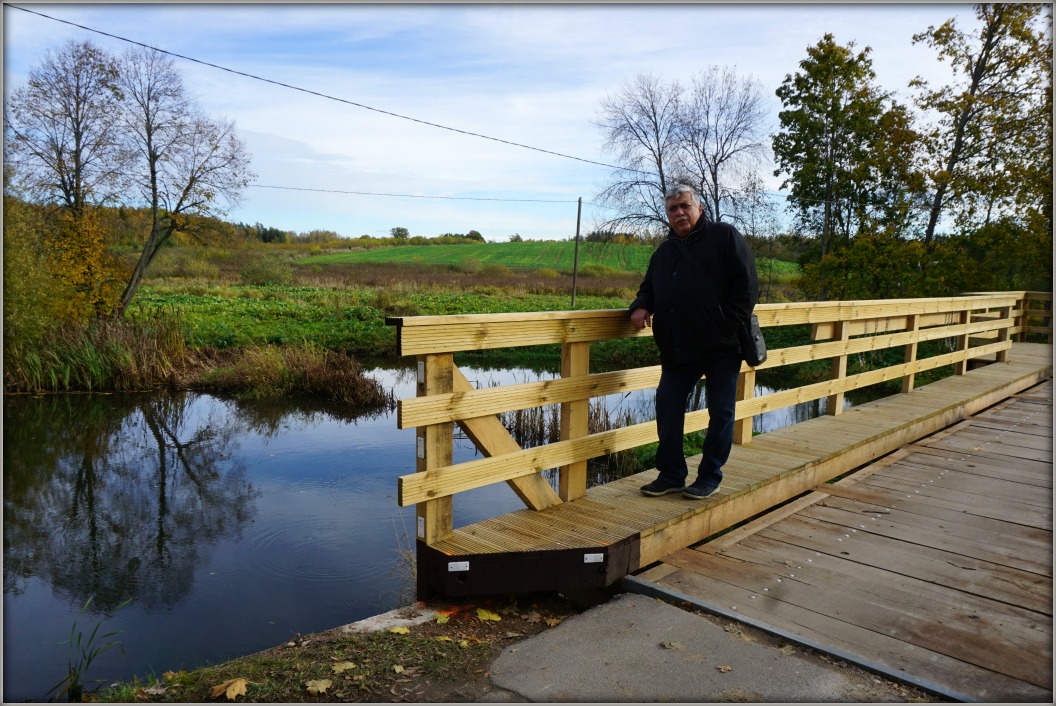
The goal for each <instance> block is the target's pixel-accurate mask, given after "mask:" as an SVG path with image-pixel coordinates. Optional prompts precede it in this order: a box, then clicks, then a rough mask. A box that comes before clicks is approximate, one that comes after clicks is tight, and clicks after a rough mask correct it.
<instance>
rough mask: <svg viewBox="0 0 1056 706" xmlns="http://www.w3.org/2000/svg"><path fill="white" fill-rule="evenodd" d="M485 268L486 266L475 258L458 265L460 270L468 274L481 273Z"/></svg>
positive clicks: (464, 259)
mask: <svg viewBox="0 0 1056 706" xmlns="http://www.w3.org/2000/svg"><path fill="white" fill-rule="evenodd" d="M483 267H484V265H483V264H481V262H480V260H478V259H477V258H475V257H467V258H463V260H462V262H461V263H459V265H458V269H459V270H461V271H462V272H465V273H467V274H475V273H477V272H480V271H481V269H482V268H483Z"/></svg>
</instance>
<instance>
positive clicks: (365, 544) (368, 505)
mask: <svg viewBox="0 0 1056 706" xmlns="http://www.w3.org/2000/svg"><path fill="white" fill-rule="evenodd" d="M463 371H464V372H465V373H466V375H467V377H468V378H469V379H470V380H471V381H474V382H476V384H478V385H480V386H490V385H493V384H511V383H514V382H525V381H530V380H536V379H546V378H549V377H552V374H550V373H545V372H544V373H538V372H533V371H530V370H522V369H514V370H497V371H487V370H475V369H471V368H463ZM367 374H369V375H371V376H372V377H375V378H376V379H378V380H379V381H380V382H381V383H382V384H383V385H385V386H386V388H392V389H393V390H394V392H395V395H396V397H397V398H406V397H411V396H413V395H414V394H415V391H414V390H415V381H414V377H413V371H411V370H409V369H382V368H378V369H374V370H370V371H368V373H367ZM766 392H768V390H766V389H765V388H760V389H758V390H757V394H765V393H766ZM652 395H653V391H652V390H648V391H642V392H640V393H634V394H632V395H630V396H627V395H624V396H614V397H613V398H611V399H608V400H606V401H605V403H606V404H607V405H608V409H609V411H610V412H614V411H616V410H618V409H620V408H627V407H629V406H636V407H638V408H640V409H642V410H649V409H651V405H652ZM700 402H701V400H698V401H697V403H698V404H699V403H700ZM823 411H824V401H819V402H814V403H806V404H803V405H797V406H796V407H794V408H789V409H785V410H778V411H776V412H772V413H768V414H767V415H764V416H763V417H760V418H757V419H756V422H755V428H756V430H757V431H766V430H769V429H773V428H777V427H780V426H785V425H787V424H790V423H795V422H796V421H802V420H804V419H809V418H811V417H813V416H816V415H817V414H819V413H822V412H823ZM414 448H415V441H414V430H413V429H407V430H399V429H397V428H396V417H395V412H394V411H392V412H389V411H386V412H383V413H374V414H366V415H360V416H353V415H350V414H349V413H348V412H347V411H346V410H344V409H341V408H337V407H334V406H332V405H327V404H322V403H305V402H299V403H298V402H282V403H275V402H272V403H263V402H247V401H239V400H235V399H223V398H219V397H215V396H212V395H205V394H197V393H172V394H80V395H47V396H40V397H33V396H6V397H5V400H4V607H3V609H4V613H3V625H4V628H3V629H4V665H3V666H4V692H3V695H4V701H5V702H10V701H43V700H47V698H48V691H49V689H50V688H51V687H53V686H54V685H55V684H56V683H57V682H59V681H60V680H61V679H62V678H63V677H64V676H65V674H66V671H67V663H68V660H69V659H70V655H71V653H70V651H69V646H68V645H67V644H63V642H64V641H66V640H69V638H70V636H71V630H72V629H73V627H74V625H75V623H76V628H77V630H78V631H80V632H81V633H83V635H84V637H85V638H87V636H88V635H89V634H90V633H91V631H92V629H93V628H95V626H96V625H97V624H101V627H100V629H99V634H100V635H103V634H105V633H111V632H116V633H117V634H116V635H114V636H113V637H111V638H108V639H107V640H102V641H100V643H99V644H102V643H105V642H108V641H110V640H117V641H119V642H120V645H121V648H122V649H117V648H115V649H112V650H109V651H107V652H105V653H103V654H102V655H100V656H99V657H98V658H97V659H96V660H95V661H94V663H93V664H92V668H91V670H90V671H89V672H88V673H87V675H86V682H85V683H86V685H87V686H88V687H89V688H94V686H96V685H97V684H99V683H110V682H112V681H115V680H125V679H129V678H131V677H132V676H133V675H139V676H141V677H143V676H146V675H148V674H156V675H158V676H159V677H160V675H161V674H162V673H163V672H165V671H168V670H179V669H190V668H194V667H196V666H200V665H203V664H207V663H215V662H218V661H223V660H226V659H230V658H233V657H236V656H240V655H245V654H249V653H252V652H255V651H259V650H262V649H266V648H269V647H273V646H275V645H278V644H281V643H283V642H286V641H288V640H290V639H291V638H292V637H294V636H296V635H298V634H306V633H311V632H318V631H321V630H325V629H329V628H333V627H336V626H339V625H344V624H347V623H350V622H353V621H356V620H359V619H362V618H365V617H369V616H371V615H376V614H378V613H381V612H384V611H387V610H390V609H392V608H394V607H397V606H399V605H401V604H404V603H406V602H407V601H408V600H409V599H411V598H412V597H413V591H414V586H413V583H412V581H411V580H410V578H409V572H408V569H409V567H408V566H407V564H406V560H405V559H403V558H402V557H404V556H405V555H406V552H405V551H401V550H408V549H412V548H413V545H414V541H413V535H412V534H411V533H410V528H412V527H413V524H414V523H413V519H414V508H402V509H401V508H399V507H398V506H397V504H396V499H395V498H396V492H397V480H396V479H397V477H398V476H401V475H406V474H408V473H412V472H414V466H415V454H414ZM477 455H478V454H477V452H476V451H475V449H474V448H473V446H472V444H471V443H470V442H469V441H468V440H466V439H464V438H460V437H459V436H458V435H456V438H455V452H454V458H455V461H456V462H458V461H463V460H469V459H471V458H474V457H475V456H477ZM520 507H522V505H521V503H520V501H519V500H518V499H517V497H516V495H515V494H514V493H513V492H512V491H511V490H510V489H509V488H508V487H507V486H506V484H505V483H499V484H495V485H492V486H489V487H487V488H482V489H479V490H475V491H471V492H468V493H462V494H459V495H457V496H456V497H455V498H454V519H455V525H456V527H458V526H462V525H466V524H470V523H473V522H476V521H479V520H482V519H485V518H488V517H493V516H495V515H499V514H502V513H505V512H510V511H512V510H516V509H518V508H520ZM89 599H91V603H90V605H89V606H88V609H87V610H85V611H84V612H83V614H82V612H81V611H82V608H83V606H84V605H85V603H86V602H87V601H89ZM125 602H127V604H126V605H122V604H123V603H125Z"/></svg>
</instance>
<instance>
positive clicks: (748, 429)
mask: <svg viewBox="0 0 1056 706" xmlns="http://www.w3.org/2000/svg"><path fill="white" fill-rule="evenodd" d="M753 397H755V368H748V369H747V370H745V371H744V372H743V373H741V376H740V377H739V378H737V401H738V402H743V401H745V400H750V399H752V398H753ZM753 419H755V418H754V417H745V418H743V419H738V420H737V421H735V422H734V423H733V443H735V444H740V445H742V446H743V445H745V444H750V443H752V420H753Z"/></svg>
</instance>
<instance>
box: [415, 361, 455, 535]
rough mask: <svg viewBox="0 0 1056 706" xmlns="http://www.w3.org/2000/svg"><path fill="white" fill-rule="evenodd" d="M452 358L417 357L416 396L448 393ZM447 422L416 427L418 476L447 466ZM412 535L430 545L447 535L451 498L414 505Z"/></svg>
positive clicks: (449, 451) (449, 432)
mask: <svg viewBox="0 0 1056 706" xmlns="http://www.w3.org/2000/svg"><path fill="white" fill-rule="evenodd" d="M454 367H455V364H454V357H453V356H452V355H451V354H450V353H439V354H434V355H420V356H418V396H419V397H421V396H425V395H431V394H433V395H435V394H440V393H445V392H451V389H452V380H453V370H454ZM453 428H454V425H453V424H452V423H451V422H444V423H442V424H429V425H426V426H421V427H418V428H417V430H416V435H417V439H416V443H417V449H416V451H417V455H418V463H417V467H416V470H417V471H418V472H419V473H428V472H429V471H431V470H433V469H434V468H443V467H445V466H450V465H451V458H452V430H453ZM416 510H417V525H416V535H417V537H418V539H419V540H420V541H423V542H425V543H426V544H430V545H431V544H434V543H435V542H439V541H441V540H443V539H447V538H448V537H450V536H451V531H452V526H453V520H452V513H451V497H450V496H446V497H442V498H437V499H435V500H426V501H425V502H421V503H418V505H417V506H416Z"/></svg>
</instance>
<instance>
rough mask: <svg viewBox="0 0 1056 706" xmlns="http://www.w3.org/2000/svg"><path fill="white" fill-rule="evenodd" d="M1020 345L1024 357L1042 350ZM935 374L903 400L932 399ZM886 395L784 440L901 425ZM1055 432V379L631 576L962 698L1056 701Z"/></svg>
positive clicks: (820, 440) (650, 588) (816, 440)
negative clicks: (1055, 688)
mask: <svg viewBox="0 0 1056 706" xmlns="http://www.w3.org/2000/svg"><path fill="white" fill-rule="evenodd" d="M1022 345H1023V344H1017V348H1018V350H1017V355H1016V356H1015V357H1016V359H1018V360H1024V359H1027V358H1031V357H1034V359H1035V360H1039V358H1037V357H1036V356H1037V355H1043V354H1044V353H1043V351H1040V350H1036V351H1028V350H1027V349H1025V348H1022ZM1049 355H1050V356H1051V352H1049ZM1040 360H1044V359H1043V358H1041V359H1040ZM1049 360H1050V362H1051V357H1050V358H1049ZM1005 367H1006V366H1001V365H994V366H987V368H984V369H982V370H978V371H975V373H973V374H978V373H983V374H984V376H985V374H986V372H987V371H988V370H989V371H990V372H991V373H994V374H996V373H1000V372H1003V369H1004V368H1005ZM970 377H971V376H968V378H970ZM962 380H963V381H966V380H967V378H962V379H959V380H954V379H950V380H949V383H950V384H949V385H947V387H953V386H954V385H955V384H956V383H959V382H961V381H962ZM928 387H929V388H930V387H932V386H928ZM927 389H928V388H924V389H921V390H918V391H915V392H913V393H912V395H910V396H909V398H908V399H901V400H900V401H899V402H898V406H899V408H900V409H908V408H909V407H912V406H914V404H915V403H918V402H919V403H920V404H921V405H925V404H926V403H931V402H933V401H934V400H933V399H932V398H933V396H938V395H939V393H938V391H937V389H936V391H935V392H934V393H930V392H927ZM942 394H943V395H944V394H946V392H943V393H942ZM914 398H916V399H914ZM886 406H887V405H885V404H880V405H877V406H876V408H875V409H869V410H866V409H863V410H861V412H860V413H859V414H858V415H857V416H858V417H860V419H859V421H857V422H855V423H850V417H851V416H852V415H849V414H848V415H844V417H846V419H841V418H829V419H824V420H817V421H820V422H822V424H819V425H815V426H818V427H819V429H824V432H823V433H811V432H810V431H809V430H808V427H809V424H810V423H806V424H800V425H797V426H796V427H793V428H791V429H790V430H789V431H788V433H786V434H785V435H784V436H786V437H788V438H787V439H783V443H784V444H785V445H787V444H789V443H792V444H793V445H797V444H796V443H795V440H794V438H793V437H794V436H796V435H797V434H798V435H800V438H801V439H802V441H803V443H802V445H801V448H802V449H803V450H804V451H806V450H807V449H808V448H815V447H816V445H819V444H824V443H831V444H834V445H839V444H840V443H843V442H845V441H846V439H845V436H846V435H848V434H853V433H854V432H853V429H855V428H857V426H858V425H860V424H861V423H868V422H867V421H866V420H876V424H877V425H878V427H879V426H890V425H891V424H892V422H891V421H888V420H889V417H890V415H892V414H894V411H893V410H887V409H884V408H885V407H886ZM841 425H842V426H841ZM1052 444H1053V434H1052V381H1051V379H1050V380H1049V381H1047V382H1043V383H1041V384H1038V385H1036V386H1033V387H1031V388H1030V389H1028V390H1026V391H1024V392H1022V393H1019V394H1016V395H1014V396H1012V397H1011V398H1009V399H1007V400H1005V401H1003V402H999V403H998V404H996V406H993V407H991V408H989V409H987V410H985V411H982V412H980V413H978V414H976V415H974V416H970V417H968V418H967V419H966V420H964V421H961V422H959V423H956V424H954V425H953V426H951V427H949V428H947V429H945V430H943V431H940V432H938V433H935V434H933V435H931V436H929V437H927V438H924V439H921V440H920V441H917V442H916V443H914V444H912V445H909V446H906V447H903V448H901V449H899V450H898V451H896V452H894V453H891V454H890V455H887V456H886V457H884V458H882V459H880V460H878V461H876V462H874V463H872V464H870V465H869V466H867V467H866V468H865V469H863V470H860V471H858V472H856V473H854V474H851V475H849V476H846V477H844V478H843V479H841V480H839V481H837V482H835V483H830V484H824V485H819V486H818V487H817V488H816V490H814V491H813V492H811V493H809V494H807V495H804V496H802V497H800V498H799V499H797V500H794V501H792V502H791V503H789V504H787V505H785V506H784V507H782V508H780V509H777V510H774V511H772V512H770V513H768V514H766V515H764V516H762V517H760V518H758V519H756V520H754V521H752V522H750V523H748V524H746V525H744V526H742V527H740V528H738V529H736V530H733V531H732V532H730V533H728V534H726V535H724V536H722V537H720V538H718V539H716V540H713V541H710V542H706V543H704V544H701V545H698V546H695V547H691V548H687V549H682V550H680V551H677V552H675V553H673V554H671V555H669V556H667V557H665V558H664V559H663V561H662V562H661V563H660V564H659V565H656V566H654V567H652V568H650V569H647V570H645V571H644V572H642V573H640V574H638V575H637V576H633V577H629V578H628V579H626V580H625V583H624V585H625V586H626V587H628V588H630V590H634V591H638V592H642V593H646V594H651V595H657V596H666V597H669V598H674V599H677V600H688V601H691V602H693V603H696V604H698V605H700V606H703V607H705V608H707V609H708V610H711V611H713V612H716V613H719V614H723V615H727V616H729V617H732V618H736V619H738V620H741V621H745V622H749V623H751V624H754V625H756V626H758V627H761V628H763V629H766V630H768V631H771V632H774V633H777V634H779V635H782V636H784V637H785V638H787V639H789V640H792V641H797V642H799V643H801V644H806V645H809V646H812V647H815V648H817V649H820V650H822V651H825V652H828V653H831V654H834V655H836V656H839V657H841V658H843V659H847V660H849V661H853V662H857V663H860V664H863V665H865V666H867V667H869V668H872V669H874V670H877V671H880V672H884V673H887V674H890V675H892V676H895V677H897V678H900V679H903V680H905V681H908V682H911V683H915V684H917V685H919V686H922V687H924V688H927V689H930V690H932V691H935V692H938V693H941V694H945V695H947V696H949V697H951V698H954V699H957V700H962V701H987V702H1023V701H1028V702H1041V703H1052V696H1053V694H1052V683H1053V663H1052V655H1053V633H1052V608H1053V593H1052V566H1053V543H1052V506H1053V490H1052V488H1053V484H1052V480H1053V475H1052ZM768 446H769V445H768V444H767V443H766V442H765V441H764V442H762V443H759V444H753V447H758V448H759V449H763V448H768ZM774 448H775V450H776V447H774ZM750 450H751V449H743V450H742V455H743V452H744V451H750ZM738 475H740V474H738Z"/></svg>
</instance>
